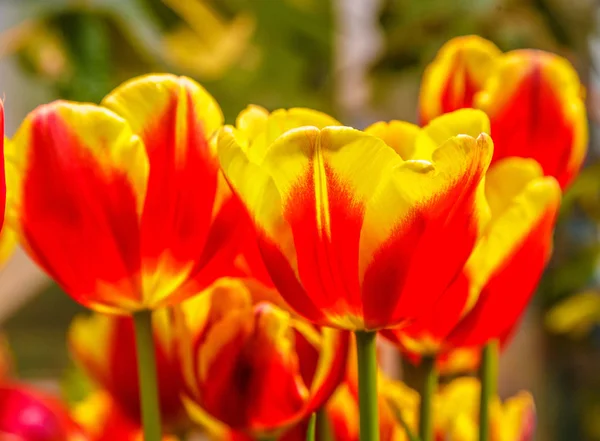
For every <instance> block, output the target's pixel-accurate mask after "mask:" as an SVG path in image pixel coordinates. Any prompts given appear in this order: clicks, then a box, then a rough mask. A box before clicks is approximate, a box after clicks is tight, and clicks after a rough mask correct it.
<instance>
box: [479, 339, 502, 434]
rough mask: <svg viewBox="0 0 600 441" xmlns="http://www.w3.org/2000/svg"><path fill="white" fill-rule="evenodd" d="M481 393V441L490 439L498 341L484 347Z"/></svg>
mask: <svg viewBox="0 0 600 441" xmlns="http://www.w3.org/2000/svg"><path fill="white" fill-rule="evenodd" d="M479 380H480V383H481V395H480V399H479V441H489V439H490V400H491V398H492V397H494V396H495V395H496V384H497V382H498V342H497V341H491V342H489V343H488V344H486V345H485V346H484V347H483V352H482V354H481V365H480V367H479Z"/></svg>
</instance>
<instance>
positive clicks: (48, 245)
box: [7, 101, 148, 312]
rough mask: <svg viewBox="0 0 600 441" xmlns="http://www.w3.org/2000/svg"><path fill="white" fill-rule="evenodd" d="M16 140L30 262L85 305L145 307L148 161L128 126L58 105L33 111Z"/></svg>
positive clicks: (95, 110)
mask: <svg viewBox="0 0 600 441" xmlns="http://www.w3.org/2000/svg"><path fill="white" fill-rule="evenodd" d="M12 144H13V145H12V147H11V151H10V152H8V154H7V161H8V162H10V163H11V166H10V167H8V168H7V170H8V172H9V174H11V176H9V178H8V180H9V182H11V183H14V184H15V187H14V188H13V191H12V192H14V193H15V194H14V195H13V196H12V197H11V200H12V201H14V203H15V207H13V208H14V210H15V213H16V216H17V217H18V219H17V222H16V223H17V229H18V233H19V235H20V237H21V238H22V241H23V244H24V246H25V248H26V249H27V250H28V251H29V254H30V255H31V256H32V257H33V259H34V260H36V261H37V262H38V264H40V266H41V267H42V268H43V269H44V270H45V271H46V272H47V273H49V274H50V275H51V276H52V278H53V279H54V280H56V281H57V282H58V283H59V284H60V285H61V287H62V288H63V289H64V290H65V291H66V292H68V293H69V294H70V295H71V296H72V297H73V298H74V299H75V300H77V301H79V302H80V303H82V304H84V305H86V306H88V307H91V308H93V309H97V310H104V311H113V312H124V311H125V312H130V311H134V310H137V309H140V308H142V307H144V305H143V299H142V297H141V286H140V282H139V272H140V251H139V250H140V246H139V243H138V237H139V216H140V212H141V208H142V204H143V202H144V196H145V193H146V177H147V175H148V163H147V159H146V156H145V152H144V148H143V145H142V143H141V142H140V140H139V138H138V137H137V136H135V135H134V134H133V133H132V131H131V129H130V127H129V126H128V125H127V123H126V122H125V121H124V120H123V119H122V118H120V117H118V116H117V115H116V114H114V113H112V112H110V111H108V110H106V109H103V108H101V107H97V106H93V105H87V104H73V103H68V102H62V101H58V102H54V103H51V104H48V105H45V106H41V107H38V108H37V109H36V110H35V111H33V112H32V113H30V114H29V116H28V117H27V118H26V120H25V121H24V122H23V124H22V125H21V127H20V129H19V130H18V132H17V134H16V135H15V138H14V140H13V143H12ZM131 164H136V167H135V168H134V167H131Z"/></svg>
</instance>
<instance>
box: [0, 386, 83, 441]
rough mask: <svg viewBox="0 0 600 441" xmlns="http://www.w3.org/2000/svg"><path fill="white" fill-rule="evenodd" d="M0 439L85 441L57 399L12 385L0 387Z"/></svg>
mask: <svg viewBox="0 0 600 441" xmlns="http://www.w3.org/2000/svg"><path fill="white" fill-rule="evenodd" d="M0 439H2V440H4V439H6V440H11V439H15V440H18V441H89V438H88V437H87V436H86V434H85V432H84V431H83V429H82V428H81V427H80V426H79V425H78V424H77V423H75V422H74V421H73V419H72V418H71V416H70V415H69V412H68V410H67V409H66V408H65V407H64V406H63V404H62V403H61V402H60V401H59V400H57V399H56V398H55V397H53V396H51V395H48V394H46V393H43V392H40V391H37V390H35V389H33V388H31V387H28V386H24V385H19V384H13V383H3V384H2V385H1V386H0Z"/></svg>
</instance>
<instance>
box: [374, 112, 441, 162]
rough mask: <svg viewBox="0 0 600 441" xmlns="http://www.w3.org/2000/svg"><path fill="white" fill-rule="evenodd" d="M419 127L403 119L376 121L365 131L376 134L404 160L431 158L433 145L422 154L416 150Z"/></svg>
mask: <svg viewBox="0 0 600 441" xmlns="http://www.w3.org/2000/svg"><path fill="white" fill-rule="evenodd" d="M420 131H421V129H420V128H419V126H417V125H415V124H411V123H408V122H405V121H395V120H394V121H390V122H389V123H388V122H383V121H381V122H377V123H375V124H372V125H370V126H369V127H367V128H366V129H365V133H368V134H369V135H373V136H376V137H377V138H379V139H381V140H383V141H384V142H385V143H386V144H387V145H389V146H390V147H391V148H393V149H394V150H395V151H396V153H398V154H399V155H400V157H401V158H402V159H404V160H408V159H426V160H431V152H432V151H433V150H434V148H435V147H437V146H433V147H431V148H430V149H428V150H427V151H426V152H424V153H423V154H420V152H417V151H416V139H417V135H418V134H419V132H420Z"/></svg>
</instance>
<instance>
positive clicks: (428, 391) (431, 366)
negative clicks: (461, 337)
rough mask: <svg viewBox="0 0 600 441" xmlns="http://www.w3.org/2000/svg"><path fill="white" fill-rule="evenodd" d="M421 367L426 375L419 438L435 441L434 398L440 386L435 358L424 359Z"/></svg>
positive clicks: (422, 391) (423, 385)
mask: <svg viewBox="0 0 600 441" xmlns="http://www.w3.org/2000/svg"><path fill="white" fill-rule="evenodd" d="M421 366H422V369H423V372H424V374H425V376H424V378H423V384H422V387H421V408H420V412H419V438H420V439H421V441H433V412H432V409H433V398H434V397H435V391H436V389H437V384H438V372H437V369H436V368H435V357H423V359H422V360H421Z"/></svg>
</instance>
